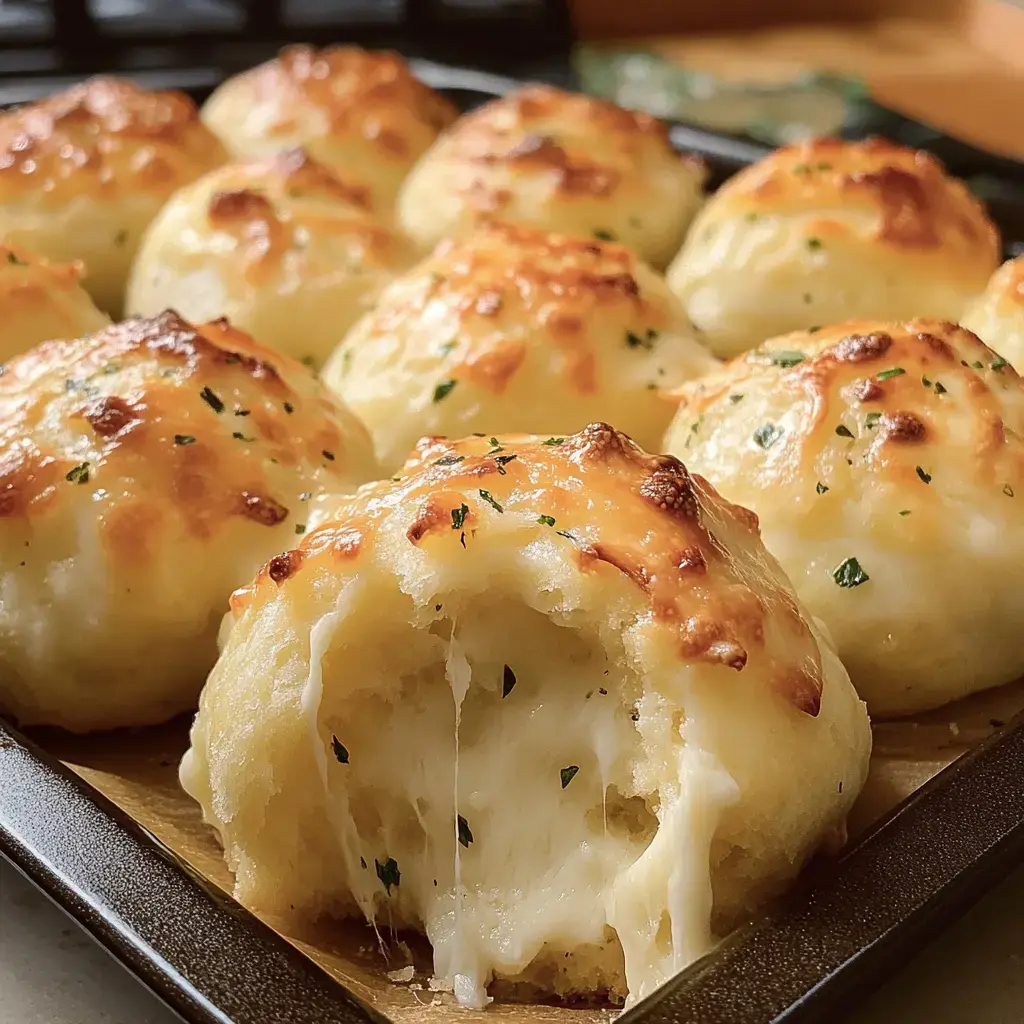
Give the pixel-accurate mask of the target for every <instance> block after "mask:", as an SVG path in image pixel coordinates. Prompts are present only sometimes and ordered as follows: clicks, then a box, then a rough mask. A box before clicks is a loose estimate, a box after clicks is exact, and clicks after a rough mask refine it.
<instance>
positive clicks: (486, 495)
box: [480, 490, 505, 512]
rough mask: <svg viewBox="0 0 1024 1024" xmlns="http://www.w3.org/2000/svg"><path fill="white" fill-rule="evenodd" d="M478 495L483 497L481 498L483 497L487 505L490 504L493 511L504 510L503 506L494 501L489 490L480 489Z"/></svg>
mask: <svg viewBox="0 0 1024 1024" xmlns="http://www.w3.org/2000/svg"><path fill="white" fill-rule="evenodd" d="M480 497H481V498H483V499H484V501H486V502H487V504H488V505H490V506H491V508H493V509H494V511H495V512H504V511H505V510H504V509H503V508H502V507H501V505H499V504H498V503H497V502H496V501H495V500H494V498H493V497H492V495H491V492H490V491H484V490H481V491H480Z"/></svg>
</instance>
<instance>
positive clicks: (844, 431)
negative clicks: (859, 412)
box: [836, 423, 853, 437]
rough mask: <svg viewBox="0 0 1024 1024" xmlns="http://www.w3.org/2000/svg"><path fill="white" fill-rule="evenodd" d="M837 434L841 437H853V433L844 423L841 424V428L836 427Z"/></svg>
mask: <svg viewBox="0 0 1024 1024" xmlns="http://www.w3.org/2000/svg"><path fill="white" fill-rule="evenodd" d="M836 433H837V434H838V435H839V436H840V437H853V431H852V430H850V428H849V427H848V426H846V424H844V423H840V424H839V426H838V427H836Z"/></svg>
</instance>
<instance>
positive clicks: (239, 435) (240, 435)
mask: <svg viewBox="0 0 1024 1024" xmlns="http://www.w3.org/2000/svg"><path fill="white" fill-rule="evenodd" d="M231 436H232V437H233V438H234V439H235V440H236V441H255V440H256V438H255V437H246V436H245V434H243V433H242V432H241V431H240V430H236V431H234V433H232V435H231Z"/></svg>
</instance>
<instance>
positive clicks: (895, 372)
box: [875, 366, 907, 380]
mask: <svg viewBox="0 0 1024 1024" xmlns="http://www.w3.org/2000/svg"><path fill="white" fill-rule="evenodd" d="M906 372H907V371H906V370H904V369H903V367H902V366H894V367H893V368H892V369H891V370H883V371H882V372H881V373H879V374H876V375H875V380H889V379H891V378H892V377H902V376H903V374H905V373H906Z"/></svg>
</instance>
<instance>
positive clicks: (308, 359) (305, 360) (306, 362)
mask: <svg viewBox="0 0 1024 1024" xmlns="http://www.w3.org/2000/svg"><path fill="white" fill-rule="evenodd" d="M299 362H300V363H302V365H303V366H305V367H306V369H307V370H312V369H313V368H314V367H315V366H316V360H315V359H314V358H313V357H312V356H303V357H302V358H301V359H300V360H299Z"/></svg>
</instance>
